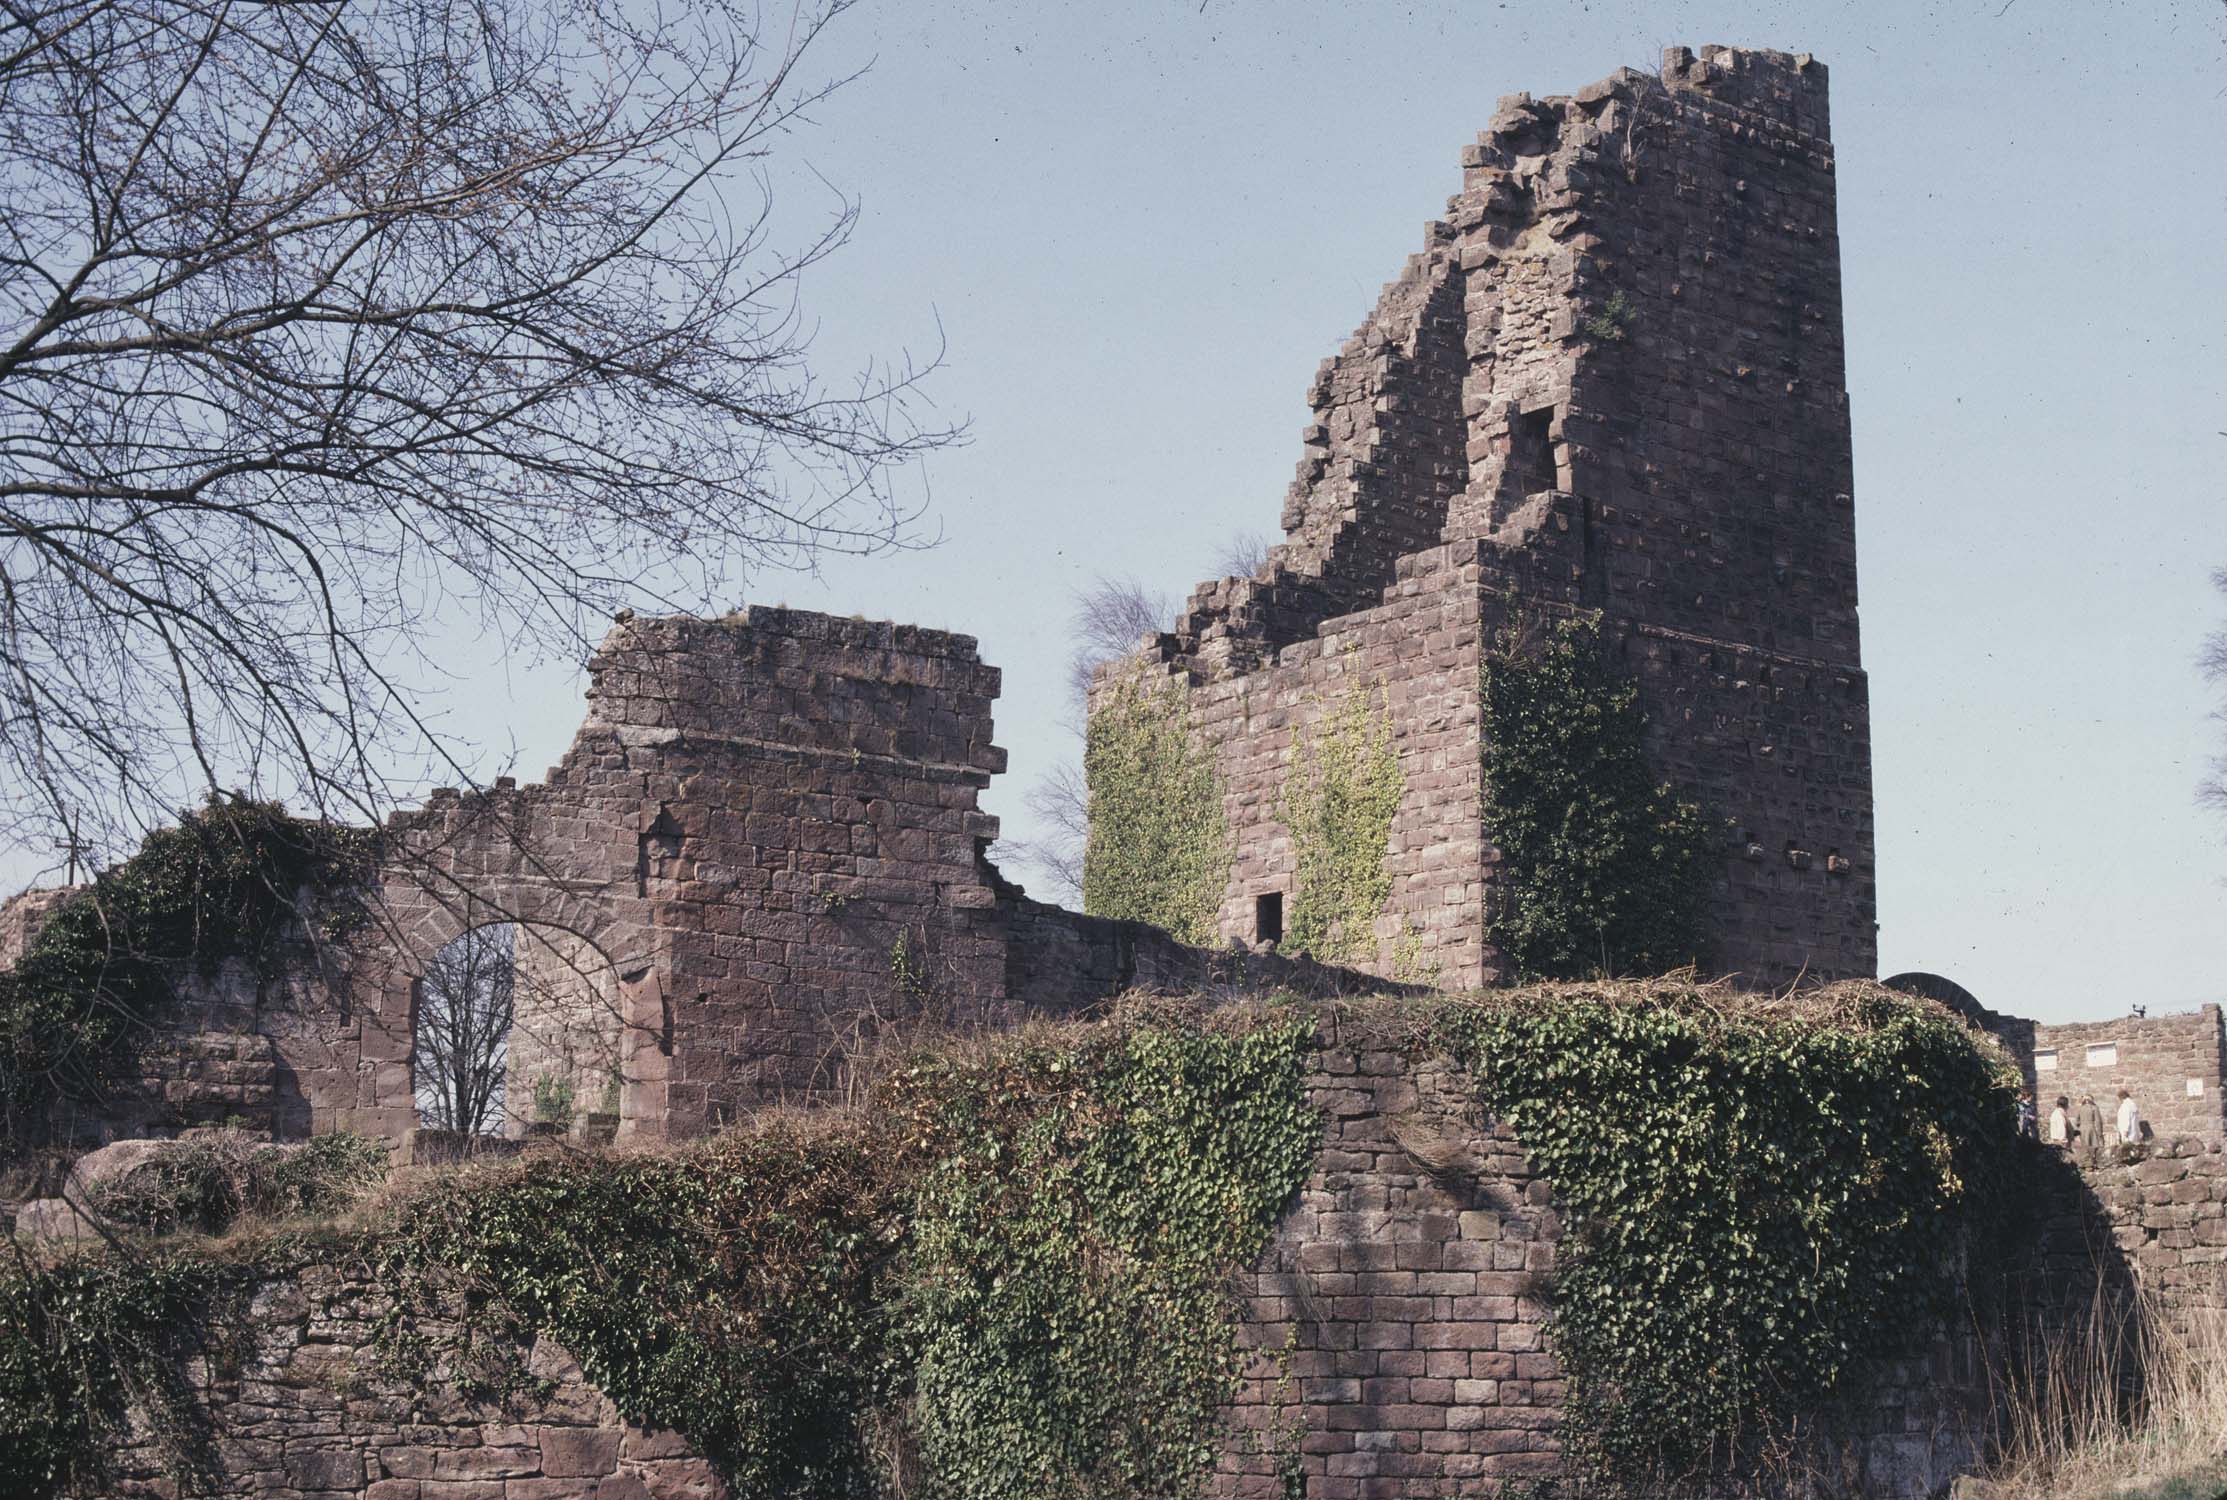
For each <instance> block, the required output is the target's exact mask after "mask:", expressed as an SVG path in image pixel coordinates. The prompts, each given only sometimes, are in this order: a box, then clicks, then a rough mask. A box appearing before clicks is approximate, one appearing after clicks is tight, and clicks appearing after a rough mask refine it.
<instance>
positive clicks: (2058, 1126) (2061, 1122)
mask: <svg viewBox="0 0 2227 1500" xmlns="http://www.w3.org/2000/svg"><path fill="white" fill-rule="evenodd" d="M2071 1102H2072V1101H2071V1100H2069V1099H2067V1098H2066V1097H2065V1096H2064V1095H2062V1094H2059V1095H2058V1096H2057V1107H2056V1108H2055V1109H2052V1110H2051V1111H2050V1112H2049V1144H2050V1145H2052V1146H2059V1147H2066V1148H2069V1147H2070V1146H2071V1145H2072V1116H2070V1115H2068V1114H2066V1113H2065V1106H2066V1105H2068V1104H2070V1103H2071Z"/></svg>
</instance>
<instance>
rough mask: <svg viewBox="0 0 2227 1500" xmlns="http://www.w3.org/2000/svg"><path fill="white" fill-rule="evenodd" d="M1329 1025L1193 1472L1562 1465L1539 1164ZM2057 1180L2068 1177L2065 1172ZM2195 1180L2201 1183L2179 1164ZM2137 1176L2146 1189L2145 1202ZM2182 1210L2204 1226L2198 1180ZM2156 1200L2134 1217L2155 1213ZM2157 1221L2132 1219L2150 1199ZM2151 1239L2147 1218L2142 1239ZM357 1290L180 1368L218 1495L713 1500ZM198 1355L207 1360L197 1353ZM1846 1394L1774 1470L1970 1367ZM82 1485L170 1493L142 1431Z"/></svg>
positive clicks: (1936, 1430)
mask: <svg viewBox="0 0 2227 1500" xmlns="http://www.w3.org/2000/svg"><path fill="white" fill-rule="evenodd" d="M1328 1024H1332V1026H1333V1029H1332V1030H1330V1031H1328V1032H1326V1034H1325V1037H1324V1045H1323V1048H1322V1051H1321V1052H1320V1054H1319V1056H1318V1060H1317V1066H1316V1072H1315V1074H1314V1077H1313V1078H1312V1080H1311V1082H1310V1095H1311V1099H1312V1102H1313V1103H1314V1104H1315V1106H1316V1107H1317V1108H1318V1109H1320V1110H1321V1112H1322V1115H1323V1118H1324V1122H1325V1136H1324V1142H1323V1149H1322V1153H1321V1156H1320V1158H1319V1160H1318V1162H1317V1164H1316V1169H1315V1171H1314V1174H1313V1176H1312V1177H1311V1178H1310V1180H1309V1181H1308V1183H1307V1184H1306V1186H1305V1187H1304V1189H1303V1190H1302V1191H1301V1193H1300V1195H1299V1197H1298V1199H1297V1201H1296V1202H1295V1203H1294V1204H1293V1205H1292V1207H1291V1209H1290V1211H1289V1212H1288V1213H1287V1214H1286V1215H1285V1217H1284V1219H1283V1221H1282V1222H1281V1224H1280V1225H1279V1226H1278V1229H1277V1231H1276V1234H1275V1237H1274V1240H1273V1242H1272V1243H1271V1244H1270V1246H1269V1248H1268V1249H1267V1250H1266V1251H1265V1252H1264V1253H1263V1255H1262V1257H1261V1259H1260V1261H1259V1262H1258V1263H1257V1265H1256V1266H1255V1267H1254V1268H1253V1270H1252V1271H1251V1272H1250V1273H1249V1274H1248V1275H1246V1276H1245V1277H1243V1278H1241V1280H1240V1286H1239V1292H1240V1296H1241V1297H1242V1299H1243V1303H1244V1309H1245V1325H1244V1329H1243V1335H1242V1336H1243V1339H1244V1342H1245V1344H1246V1346H1247V1348H1248V1349H1249V1351H1250V1352H1249V1354H1248V1357H1247V1361H1246V1366H1245V1369H1244V1372H1243V1379H1242V1381H1241V1384H1240V1386H1239V1389H1238V1391H1237V1394H1236V1398H1235V1400H1234V1401H1233V1403H1232V1405H1231V1407H1230V1410H1229V1423H1228V1430H1227V1434H1226V1437H1225V1441H1224V1445H1223V1450H1222V1453H1221V1456H1220V1459H1219V1462H1218V1468H1217V1473H1216V1475H1215V1478H1214V1481H1213V1483H1212V1485H1211V1486H1210V1491H1209V1492H1210V1493H1211V1494H1213V1495H1215V1496H1218V1497H1228V1500H1271V1497H1273V1500H1288V1497H1289V1496H1290V1495H1291V1494H1292V1490H1291V1489H1289V1488H1287V1483H1288V1482H1289V1481H1291V1480H1296V1481H1298V1483H1299V1485H1300V1491H1301V1493H1303V1494H1304V1496H1305V1497H1306V1500H1364V1497H1366V1500H1423V1497H1440V1496H1455V1495H1480V1494H1491V1493H1493V1492H1494V1490H1495V1488H1496V1487H1497V1486H1499V1485H1501V1484H1503V1483H1506V1482H1513V1481H1517V1480H1525V1479H1536V1478H1548V1477H1552V1476H1553V1475H1555V1474H1557V1473H1558V1472H1560V1470H1561V1468H1562V1465H1563V1458H1562V1453H1561V1446H1560V1440H1559V1435H1558V1427H1559V1423H1560V1417H1561V1409H1562V1403H1563V1399H1564V1395H1565V1385H1564V1380H1563V1372H1562V1370H1561V1367H1560V1365H1559V1364H1558V1362H1557V1361H1556V1359H1555V1357H1554V1355H1553V1353H1552V1351H1551V1350H1550V1349H1549V1348H1548V1347H1547V1341H1546V1333H1545V1322H1546V1318H1547V1313H1548V1295H1549V1288H1548V1281H1549V1278H1550V1277H1551V1273H1552V1272H1553V1270H1554V1266H1555V1260H1556V1255H1557V1252H1558V1247H1559V1244H1560V1240H1561V1236H1562V1232H1563V1225H1562V1220H1561V1216H1560V1214H1559V1212H1558V1211H1557V1208H1556V1206H1555V1203H1554V1197H1553V1192H1552V1190H1551V1187H1550V1185H1549V1184H1548V1183H1547V1182H1546V1181H1545V1180H1543V1179H1542V1178H1540V1177H1539V1176H1538V1175H1537V1174H1535V1173H1534V1172H1532V1170H1531V1169H1530V1167H1529V1165H1528V1163H1527V1162H1526V1160H1525V1158H1524V1154H1523V1152H1522V1150H1521V1148H1520V1146H1519V1145H1518V1144H1517V1143H1516V1142H1515V1141H1514V1139H1513V1138H1512V1137H1510V1136H1509V1135H1508V1134H1507V1133H1506V1132H1505V1131H1504V1130H1501V1129H1499V1128H1498V1127H1497V1126H1495V1125H1494V1124H1493V1123H1492V1122H1491V1121H1489V1120H1487V1119H1485V1118H1483V1117H1482V1116H1481V1115H1480V1114H1479V1113H1478V1111H1477V1109H1476V1107H1475V1105H1474V1103H1473V1102H1472V1100H1471V1097H1470V1093H1469V1090H1468V1089H1467V1087H1466V1085H1465V1084H1464V1082H1463V1080H1461V1079H1460V1078H1459V1077H1458V1076H1457V1075H1456V1074H1455V1073H1454V1072H1453V1070H1452V1069H1451V1066H1450V1065H1449V1064H1447V1063H1446V1062H1444V1061H1443V1060H1434V1059H1423V1060H1418V1059H1417V1058H1415V1057H1412V1056H1409V1055H1406V1054H1404V1053H1402V1052H1399V1051H1396V1050H1391V1049H1390V1048H1389V1047H1388V1046H1387V1045H1385V1044H1383V1043H1375V1044H1368V1043H1362V1042H1358V1041H1354V1040H1351V1039H1349V1038H1348V1037H1347V1036H1346V1035H1344V1034H1342V1033H1341V1032H1339V1031H1338V1030H1336V1029H1335V1024H1334V1023H1328ZM2222 1167H2227V1157H2222V1156H2219V1155H2216V1154H2212V1155H2197V1156H2192V1157H2189V1158H2186V1159H2183V1158H2179V1157H2174V1158H2169V1159H2163V1160H2158V1161H2153V1162H2149V1163H2144V1164H2141V1165H2138V1166H2135V1167H2131V1168H2125V1169H2122V1170H2123V1171H2124V1173H2125V1180H2124V1182H2123V1183H2122V1182H2120V1181H2118V1180H2116V1179H2113V1180H2111V1181H2108V1182H2105V1183H2104V1184H2103V1185H2102V1190H2103V1191H2104V1192H2105V1193H2106V1195H2107V1196H2111V1197H2113V1201H2115V1202H2123V1204H2124V1211H2125V1212H2126V1213H2127V1214H2128V1215H2129V1217H2128V1218H2127V1220H2126V1223H2127V1226H2128V1230H2129V1232H2130V1233H2140V1234H2143V1235H2153V1234H2154V1236H2155V1243H2156V1245H2157V1246H2158V1247H2159V1249H2158V1253H2159V1254H2161V1255H2162V1254H2164V1253H2166V1252H2167V1251H2168V1250H2170V1251H2171V1252H2172V1253H2173V1254H2174V1255H2176V1256H2180V1257H2182V1258H2181V1259H2180V1260H2177V1261H2176V1262H2175V1264H2186V1265H2190V1266H2193V1265H2195V1264H2198V1263H2199V1262H2198V1261H2197V1260H2196V1259H2194V1258H2191V1257H2189V1256H2187V1255H2186V1254H2185V1253H2184V1247H2181V1244H2180V1239H2179V1236H2180V1235H2181V1234H2182V1233H2183V1232H2184V1231H2185V1232H2187V1234H2188V1239H2189V1241H2190V1245H2191V1246H2194V1245H2209V1244H2214V1243H2216V1242H2217V1240H2218V1238H2219V1236H2218V1235H2217V1233H2216V1231H2218V1230H2219V1229H2221V1228H2222V1227H2227V1225H2223V1221H2222V1218H2221V1215H2222V1214H2227V1205H2223V1204H2222V1203H2221V1202H2220V1201H2219V1199H2218V1197H2217V1194H2216V1191H2215V1190H2216V1188H2217V1187H2218V1186H2219V1185H2220V1181H2221V1178H2220V1170H2219V1169H2220V1168H2222ZM2067 1175H2069V1174H2067ZM2190 1181H2197V1182H2200V1184H2201V1187H2202V1195H2201V1197H2200V1198H2198V1197H2197V1196H2195V1190H2194V1189H2191V1188H2189V1187H2187V1186H2185V1184H2186V1183H2188V1182H2190ZM2153 1197H2155V1198H2156V1201H2155V1203H2154V1204H2153V1202H2152V1199H2153ZM2199 1201H2200V1202H2201V1203H2202V1204H2203V1205H2204V1208H2203V1210H2202V1211H2201V1212H2202V1219H2201V1222H2202V1223H2203V1224H2204V1225H2208V1226H2210V1227H2208V1228H2204V1229H2202V1230H2201V1231H2200V1232H2199V1231H2198V1230H2197V1228H2196V1226H2197V1224H2198V1222H2199V1219H2198V1210H2197V1209H2196V1208H2195V1206H2194V1205H2195V1204H2196V1203H2197V1202H2199ZM2153 1210H2154V1212H2153ZM2153 1218H2154V1219H2155V1220H2156V1221H2157V1222H2156V1226H2155V1228H2154V1230H2153V1229H2152V1227H2151V1220H2152V1219H2153ZM2145 1243H2149V1241H2145ZM380 1310H381V1304H380V1302H379V1300H378V1294H377V1293H376V1292H375V1290H374V1289H373V1288H372V1287H371V1286H370V1285H369V1284H368V1283H367V1282H366V1281H364V1280H361V1279H357V1278H352V1277H351V1276H350V1275H349V1274H347V1273H346V1272H344V1271H343V1270H341V1269H336V1268H335V1267H333V1266H331V1265H325V1264H308V1265H305V1266H303V1267H302V1268H301V1269H300V1270H299V1271H298V1272H297V1273H296V1274H294V1275H291V1276H287V1277H283V1278H280V1279H279V1280H276V1281H274V1282H272V1283H270V1284H268V1285H266V1286H265V1287H263V1288H262V1289H261V1290H260V1291H259V1292H258V1293H257V1294H256V1295H255V1297H254V1298H253V1299H252V1302H251V1303H250V1305H249V1306H248V1307H247V1309H246V1312H245V1322H246V1325H247V1329H248V1331H249V1332H251V1333H252V1335H253V1340H252V1342H253V1349H252V1351H251V1352H249V1353H248V1354H247V1355H246V1357H245V1358H244V1359H243V1360H242V1361H240V1362H239V1364H238V1365H237V1367H236V1368H233V1369H226V1368H223V1367H222V1362H221V1361H213V1362H212V1363H211V1364H209V1365H201V1364H198V1363H197V1365H196V1367H195V1374H196V1378H197V1379H198V1381H199V1382H200V1384H201V1386H202V1389H203V1393H204V1395H205V1397H206V1401H205V1408H206V1410H207V1411H208V1412H209V1414H210V1420H211V1423H212V1427H211V1430H210V1432H209V1434H208V1437H209V1439H210V1442H209V1452H210V1453H211V1454H212V1455H213V1456H214V1458H215V1459H216V1461H217V1467H218V1469H219V1470H220V1472H221V1473H222V1475H223V1476H224V1477H223V1478H222V1480H221V1482H220V1483H219V1484H218V1486H217V1493H220V1494H241V1495H246V1494H256V1495H267V1496H273V1497H277V1500H313V1497H315V1500H324V1497H335V1496H361V1497H365V1500H559V1497H575V1496H577V1497H593V1500H647V1497H653V1496H654V1497H674V1500H715V1497H719V1496H721V1495H723V1494H724V1492H725V1491H724V1487H723V1486H722V1485H721V1484H720V1482H719V1480H718V1478H717V1476H716V1475H715V1474H714V1472H713V1471H712V1469H711V1467H710V1466H709V1465H708V1464H707V1463H705V1462H704V1461H703V1460H701V1459H700V1458H697V1457H695V1456H693V1455H692V1454H691V1453H690V1452H689V1451H688V1449H687V1447H686V1445H685V1444H683V1443H681V1442H680V1441H679V1440H678V1439H677V1438H675V1437H673V1436H672V1435H670V1434H651V1433H646V1432H642V1431H640V1430H638V1429H635V1428H632V1427H630V1426H628V1425H627V1424H626V1423H625V1422H624V1421H622V1420H621V1419H620V1417H619V1415H618V1413H617V1412H616V1411H615V1410H614V1409H613V1407H612V1406H611V1404H610V1403H609V1402H608V1401H607V1400H605V1399H604V1398H603V1397H602V1396H601V1395H600V1394H599V1393H598V1392H596V1391H595V1390H593V1389H592V1388H590V1387H589V1386H587V1385H586V1384H585V1383H584V1381H583V1380H582V1378H581V1376H580V1372H579V1370H578V1368H577V1367H576V1366H575V1365H574V1364H573V1362H572V1361H571V1360H570V1358H569V1357H568V1356H567V1355H566V1354H565V1353H564V1351H563V1350H561V1349H560V1348H558V1347H556V1346H555V1345H554V1344H552V1343H550V1342H549V1341H547V1340H542V1341H540V1342H537V1343H535V1344H533V1345H532V1346H530V1347H519V1348H517V1349H515V1350H514V1351H513V1352H515V1353H516V1354H517V1355H518V1356H519V1357H520V1358H521V1359H522V1360H523V1361H524V1363H525V1367H526V1369H527V1370H528V1371H529V1372H530V1373H532V1374H533V1375H535V1376H537V1377H539V1378H542V1379H545V1380H547V1381H549V1382H552V1385H551V1387H550V1394H549V1395H548V1396H546V1397H545V1398H539V1399H521V1400H520V1401H519V1402H517V1403H515V1404H512V1405H507V1406H495V1405H477V1404H473V1403H469V1402H465V1401H462V1400H459V1399H458V1398H456V1397H454V1396H453V1395H451V1394H449V1393H448V1391H447V1389H446V1387H445V1385H443V1384H442V1383H441V1382H440V1381H439V1380H434V1381H428V1382H427V1383H426V1385H425V1386H424V1387H422V1388H420V1389H416V1390H400V1389H396V1388H394V1387H393V1386H391V1385H388V1384H382V1383H381V1381H380V1380H379V1379H378V1378H377V1376H376V1373H375V1371H374V1370H373V1368H372V1367H371V1364H370V1355H369V1348H370V1345H371V1343H372V1335H373V1330H374V1327H375V1322H376V1319H377V1316H378V1314H379V1312H380ZM212 1371H213V1373H212ZM1865 1389H1866V1391H1867V1392H1868V1394H1867V1395H1866V1396H1865V1397H1864V1399H1863V1400H1862V1401H1861V1402H1860V1403H1858V1404H1853V1405H1850V1406H1848V1407H1846V1408H1845V1409H1843V1410H1840V1411H1837V1412H1833V1413H1828V1414H1820V1415H1819V1418H1818V1421H1817V1423H1816V1428H1817V1432H1816V1436H1815V1438H1814V1440H1813V1441H1812V1442H1811V1443H1810V1444H1809V1446H1808V1447H1807V1448H1806V1449H1805V1450H1804V1451H1803V1453H1802V1454H1800V1455H1798V1458H1797V1461H1796V1463H1795V1464H1793V1465H1792V1466H1790V1473H1792V1474H1794V1475H1797V1476H1799V1479H1798V1480H1797V1479H1796V1478H1789V1480H1788V1481H1787V1483H1786V1485H1785V1486H1784V1487H1783V1488H1782V1492H1784V1493H1798V1492H1801V1490H1800V1488H1799V1485H1803V1484H1806V1485H1807V1487H1808V1492H1810V1493H1816V1494H1832V1495H1837V1496H1869V1497H1883V1500H1884V1497H1892V1500H1904V1497H1911V1500H1915V1497H1920V1496H1926V1495H1930V1494H1932V1493H1935V1492H1937V1491H1938V1490H1939V1489H1940V1488H1941V1487H1943V1486H1944V1485H1946V1484H1947V1483H1948V1481H1949V1480H1950V1478H1951V1477H1952V1476H1953V1475H1954V1474H1955V1473H1956V1472H1958V1470H1959V1469H1961V1468H1963V1467H1966V1466H1968V1465H1969V1464H1970V1462H1971V1460H1972V1457H1973V1453H1974V1441H1973V1433H1974V1431H1975V1430H1976V1428H1977V1426H1978V1423H1977V1421H1976V1419H1975V1416H1974V1414H1975V1413H1976V1412H1977V1411H1978V1410H1979V1409H1980V1403H1981V1402H1982V1401H1984V1399H1985V1398H1984V1393H1985V1390H1986V1385H1985V1382H1984V1379H1983V1377H1982V1374H1981V1371H1980V1369H1979V1366H1978V1362H1977V1359H1976V1357H1975V1356H1974V1354H1973V1352H1972V1351H1971V1349H1970V1348H1969V1347H1968V1346H1957V1345H1953V1344H1952V1343H1951V1342H1950V1341H1948V1340H1946V1339H1941V1340H1937V1341H1936V1342H1935V1345H1934V1347H1933V1348H1931V1349H1930V1350H1929V1351H1927V1352H1926V1353H1925V1354H1923V1355H1921V1356H1920V1357H1917V1358H1914V1359H1912V1360H1910V1361H1908V1362H1906V1363H1903V1364H1899V1365H1896V1366H1893V1367H1891V1368H1888V1369H1884V1370H1879V1371H1875V1372H1873V1378H1872V1379H1871V1380H1869V1381H1868V1382H1867V1383H1866V1385H1865ZM115 1460H116V1463H115V1475H116V1477H115V1480H114V1482H113V1483H112V1484H110V1485H109V1486H107V1487H105V1488H98V1489H92V1490H88V1491H85V1492H84V1493H83V1494H82V1495H81V1496H80V1497H78V1500H94V1497H96V1496H99V1497H126V1496H129V1497H135V1500H136V1497H152V1496H163V1497H165V1500H169V1497H173V1496H175V1495H176V1494H177V1493H178V1491H177V1490H176V1489H175V1488H174V1487H172V1486H171V1482H170V1481H169V1480H168V1479H166V1478H165V1477H164V1465H163V1459H162V1454H161V1452H160V1450H159V1449H158V1448H157V1447H156V1446H155V1445H154V1443H153V1442H152V1441H151V1440H149V1439H147V1438H146V1437H145V1436H144V1435H143V1434H142V1435H141V1436H139V1437H137V1438H135V1440H134V1441H132V1442H131V1443H129V1444H127V1445H126V1446H125V1447H123V1448H122V1449H121V1450H120V1451H119V1452H118V1453H117V1454H116V1455H115Z"/></svg>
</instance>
